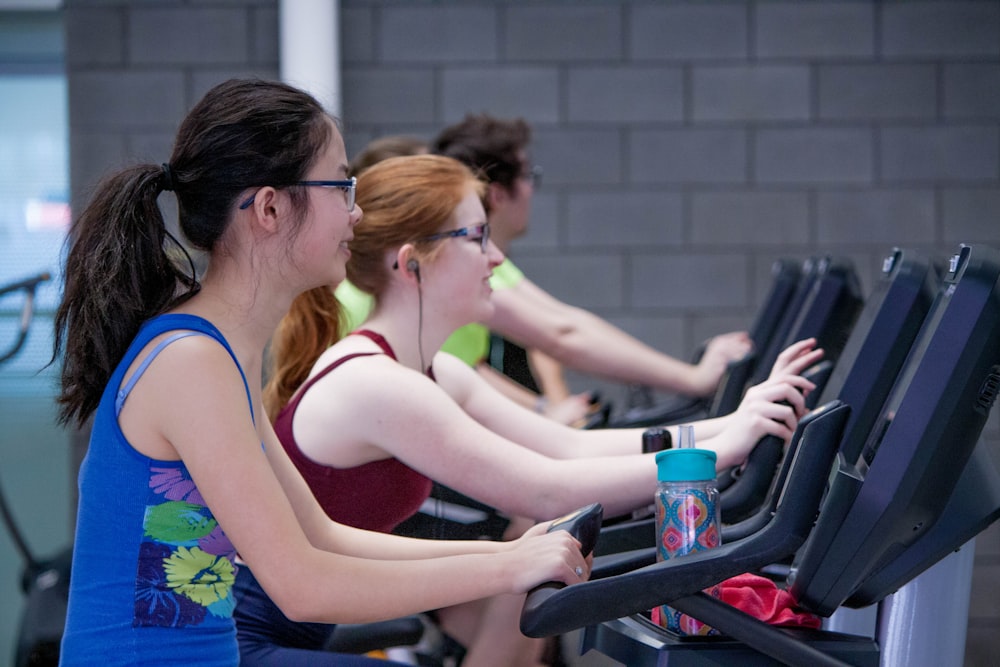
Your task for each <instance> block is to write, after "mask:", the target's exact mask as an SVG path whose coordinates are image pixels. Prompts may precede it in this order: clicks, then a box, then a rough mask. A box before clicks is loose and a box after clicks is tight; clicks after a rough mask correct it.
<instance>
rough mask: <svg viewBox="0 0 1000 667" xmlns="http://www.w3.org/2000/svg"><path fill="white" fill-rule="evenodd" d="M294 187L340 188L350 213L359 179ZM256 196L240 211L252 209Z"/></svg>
mask: <svg viewBox="0 0 1000 667" xmlns="http://www.w3.org/2000/svg"><path fill="white" fill-rule="evenodd" d="M292 185H304V186H309V187H314V188H340V189H341V190H343V191H344V195H345V198H346V200H347V212H348V213H350V212H352V211H353V210H354V198H355V195H356V194H357V191H358V179H357V178H356V177H354V176H351V177H350V178H349V179H347V180H344V181H296V182H295V183H292ZM256 196H257V193H256V192H255V193H253V194H252V195H250V196H249V197H248V198H247V199H246V201H244V202H243V203H242V204H240V210H241V211H242V210H245V209H248V208H250V206H251V205H252V204H253V200H254V197H256Z"/></svg>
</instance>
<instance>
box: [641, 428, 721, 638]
mask: <svg viewBox="0 0 1000 667" xmlns="http://www.w3.org/2000/svg"><path fill="white" fill-rule="evenodd" d="M678 444H679V446H678V448H677V449H668V450H666V451H662V452H660V453H659V454H657V455H656V478H657V486H656V499H655V505H656V538H657V539H656V559H657V560H658V561H663V560H667V559H669V558H678V557H681V556H684V555H686V554H689V553H694V552H699V551H705V550H707V549H714V548H715V547H718V546H719V545H720V544H721V543H722V522H721V520H720V518H719V512H718V507H719V490H718V488H717V487H716V483H715V462H716V456H715V452H713V451H709V450H707V449H695V448H694V432H693V428H692V427H691V426H681V427H680V438H679V443H678ZM705 592H706V593H708V594H709V595H712V596H714V597H716V598H719V597H721V590H720V587H719V585H715V586H713V587H712V588H710V589H708V590H707V591H705ZM653 620H654V621H655V622H656V623H657V624H658V625H660V627H663V628H666V629H668V630H670V631H672V632H675V633H677V634H680V635H709V634H718V631H717V630H714V629H713V628H711V627H709V626H707V625H705V624H704V623H702V622H701V621H699V620H697V619H695V618H692V617H690V616H688V615H687V614H682V613H680V612H679V611H677V610H675V609H673V608H671V607H669V606H668V605H661V606H660V607H657V608H656V609H654V610H653Z"/></svg>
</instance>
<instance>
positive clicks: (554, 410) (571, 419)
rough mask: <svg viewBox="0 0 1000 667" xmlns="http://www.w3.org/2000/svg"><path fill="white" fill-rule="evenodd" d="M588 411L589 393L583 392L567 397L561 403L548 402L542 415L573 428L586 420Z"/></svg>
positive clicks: (589, 406) (589, 407)
mask: <svg viewBox="0 0 1000 667" xmlns="http://www.w3.org/2000/svg"><path fill="white" fill-rule="evenodd" d="M590 410H591V405H590V393H589V392H583V393H580V394H573V395H572V396H567V397H566V398H564V399H563V400H561V401H554V402H553V401H548V402H547V403H546V404H545V407H544V409H543V410H542V414H544V415H545V416H546V417H548V418H549V419H552V420H553V421H557V422H559V423H560V424H563V425H565V426H574V425H576V424H577V423H578V422H582V421H583V420H584V419H586V417H587V415H588V414H589V413H590Z"/></svg>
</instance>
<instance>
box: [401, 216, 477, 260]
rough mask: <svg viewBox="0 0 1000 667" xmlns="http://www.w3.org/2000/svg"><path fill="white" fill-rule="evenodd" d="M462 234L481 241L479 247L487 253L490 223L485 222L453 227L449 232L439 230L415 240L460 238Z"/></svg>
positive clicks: (471, 239) (472, 239)
mask: <svg viewBox="0 0 1000 667" xmlns="http://www.w3.org/2000/svg"><path fill="white" fill-rule="evenodd" d="M462 236H466V237H468V238H469V240H470V241H479V249H480V250H482V251H483V254H486V246H487V245H488V244H489V242H490V223H488V222H484V223H483V224H481V225H473V226H471V227H460V228H458V229H451V230H449V231H447V232H439V233H437V234H431V235H430V236H425V237H423V238H419V239H415V241H416V242H420V241H437V240H439V239H450V238H459V237H462Z"/></svg>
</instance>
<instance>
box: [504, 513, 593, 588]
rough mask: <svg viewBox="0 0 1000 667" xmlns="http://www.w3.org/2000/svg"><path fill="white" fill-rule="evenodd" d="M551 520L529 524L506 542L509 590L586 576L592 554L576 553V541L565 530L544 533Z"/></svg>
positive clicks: (574, 579)
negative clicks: (526, 528)
mask: <svg viewBox="0 0 1000 667" xmlns="http://www.w3.org/2000/svg"><path fill="white" fill-rule="evenodd" d="M550 524H551V522H549V521H546V522H543V523H540V524H537V525H535V526H533V527H532V528H531V529H530V530H528V531H527V532H525V533H524V535H522V536H521V537H519V538H518V539H516V540H514V541H513V542H510V543H509V544H510V545H511V549H510V551H509V552H508V553H509V554H510V555H511V556H513V558H512V561H511V567H513V568H515V570H514V571H513V574H512V580H513V582H514V589H513V590H512V591H511V592H512V593H526V592H528V591H530V590H531V589H532V588H534V587H535V586H538V585H540V584H544V583H547V582H550V581H559V582H562V583H564V584H567V585H569V584H575V583H579V582H581V581H586V579H587V578H588V577H589V576H590V566H591V562H592V561H593V558H592V557H588V558H584V557H583V554H581V553H580V542H578V541H577V540H576V538H574V537H573V536H572V535H570V534H569V533H568V532H566V531H565V530H554V531H552V532H551V533H550V532H548V529H549V525H550Z"/></svg>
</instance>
